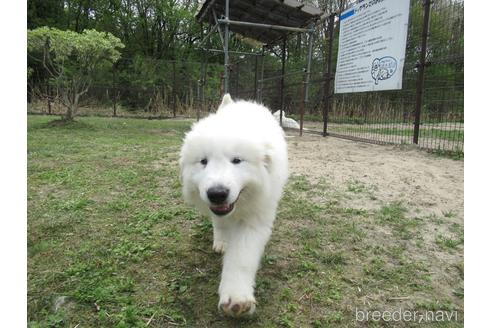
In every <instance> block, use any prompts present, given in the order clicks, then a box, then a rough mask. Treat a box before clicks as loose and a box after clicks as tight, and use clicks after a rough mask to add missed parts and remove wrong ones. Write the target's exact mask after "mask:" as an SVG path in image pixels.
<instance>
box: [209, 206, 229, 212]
mask: <svg viewBox="0 0 492 328" xmlns="http://www.w3.org/2000/svg"><path fill="white" fill-rule="evenodd" d="M213 209H214V210H216V211H227V210H228V209H229V205H227V204H224V205H217V206H214V207H213Z"/></svg>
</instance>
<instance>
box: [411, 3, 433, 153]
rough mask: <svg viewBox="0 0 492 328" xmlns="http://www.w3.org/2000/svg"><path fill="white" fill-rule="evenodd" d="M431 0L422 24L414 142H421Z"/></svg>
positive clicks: (425, 4)
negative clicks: (420, 133)
mask: <svg viewBox="0 0 492 328" xmlns="http://www.w3.org/2000/svg"><path fill="white" fill-rule="evenodd" d="M430 5H431V1H430V0H424V23H423V24H424V25H423V26H422V43H421V46H420V60H419V64H418V70H419V75H418V77H417V92H416V99H415V122H414V126H413V143H414V144H418V143H419V129H420V113H421V110H422V99H423V94H424V70H425V66H426V64H427V63H426V60H425V59H426V58H425V57H426V53H427V37H428V36H429V22H430Z"/></svg>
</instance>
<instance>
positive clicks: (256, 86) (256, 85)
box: [253, 56, 258, 102]
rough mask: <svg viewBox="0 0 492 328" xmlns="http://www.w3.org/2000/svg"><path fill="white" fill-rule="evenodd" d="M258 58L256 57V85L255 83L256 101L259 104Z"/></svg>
mask: <svg viewBox="0 0 492 328" xmlns="http://www.w3.org/2000/svg"><path fill="white" fill-rule="evenodd" d="M257 89H258V56H255V83H254V89H253V90H254V95H255V101H257V102H258V92H257Z"/></svg>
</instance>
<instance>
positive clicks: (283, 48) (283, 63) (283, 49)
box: [280, 36, 287, 126]
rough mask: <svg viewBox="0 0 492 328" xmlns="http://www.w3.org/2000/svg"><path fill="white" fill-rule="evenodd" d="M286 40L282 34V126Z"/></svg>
mask: <svg viewBox="0 0 492 328" xmlns="http://www.w3.org/2000/svg"><path fill="white" fill-rule="evenodd" d="M286 43H287V40H286V37H285V36H284V37H283V39H282V76H281V78H280V126H282V114H283V111H284V74H285V46H286Z"/></svg>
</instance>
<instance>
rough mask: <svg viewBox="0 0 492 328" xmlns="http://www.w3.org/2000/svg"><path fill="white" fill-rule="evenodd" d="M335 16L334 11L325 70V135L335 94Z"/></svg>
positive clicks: (331, 18)
mask: <svg viewBox="0 0 492 328" xmlns="http://www.w3.org/2000/svg"><path fill="white" fill-rule="evenodd" d="M335 16H336V14H335V13H332V14H331V15H330V18H329V20H328V34H329V38H330V39H329V41H328V54H327V58H326V62H327V64H326V72H325V92H324V100H323V137H326V136H327V135H328V113H329V112H330V110H331V107H332V103H333V94H332V92H331V81H332V80H333V77H332V74H331V72H332V70H333V68H332V66H333V62H332V60H331V57H332V52H333V30H334V27H335Z"/></svg>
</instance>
